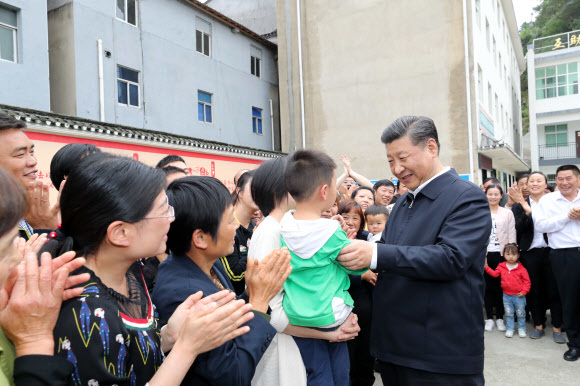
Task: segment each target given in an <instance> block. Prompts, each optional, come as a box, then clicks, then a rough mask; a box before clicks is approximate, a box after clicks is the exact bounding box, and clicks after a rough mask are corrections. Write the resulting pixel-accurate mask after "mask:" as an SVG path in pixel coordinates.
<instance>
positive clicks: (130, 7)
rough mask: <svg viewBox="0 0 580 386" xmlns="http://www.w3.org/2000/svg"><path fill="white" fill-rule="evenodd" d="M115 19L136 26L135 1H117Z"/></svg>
mask: <svg viewBox="0 0 580 386" xmlns="http://www.w3.org/2000/svg"><path fill="white" fill-rule="evenodd" d="M117 19H119V20H123V21H124V22H126V23H129V24H133V25H135V26H136V25H137V0H117Z"/></svg>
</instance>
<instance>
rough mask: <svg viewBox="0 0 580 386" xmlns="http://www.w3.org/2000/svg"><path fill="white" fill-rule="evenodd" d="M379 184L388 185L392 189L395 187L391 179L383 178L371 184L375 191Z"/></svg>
mask: <svg viewBox="0 0 580 386" xmlns="http://www.w3.org/2000/svg"><path fill="white" fill-rule="evenodd" d="M381 186H390V187H392V188H393V190H394V189H395V184H393V181H391V180H389V179H387V178H385V179H384V180H379V181H377V182H375V184H374V185H373V189H374V190H375V192H376V191H377V189H378V188H380V187H381Z"/></svg>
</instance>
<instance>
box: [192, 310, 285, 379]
mask: <svg viewBox="0 0 580 386" xmlns="http://www.w3.org/2000/svg"><path fill="white" fill-rule="evenodd" d="M246 325H247V326H249V327H250V332H248V333H247V334H244V335H242V336H239V337H237V338H235V339H233V340H230V341H228V342H226V343H225V344H223V345H222V346H220V347H218V348H216V349H213V350H211V351H209V352H207V353H204V354H201V355H200V356H198V357H197V358H196V360H195V362H194V364H193V370H194V371H195V373H196V374H197V375H198V376H200V377H202V378H203V379H205V380H206V381H207V383H208V384H211V385H240V386H242V385H249V384H250V382H251V381H252V378H253V377H254V372H255V371H256V367H257V366H258V362H260V359H261V358H262V356H263V355H264V352H266V349H267V348H268V346H269V345H270V342H271V341H272V339H273V338H274V336H275V335H276V330H275V329H274V327H272V326H271V325H270V323H268V322H267V321H266V320H265V319H264V318H262V317H260V316H258V315H256V316H254V318H253V319H252V320H250V321H249V322H248V323H246Z"/></svg>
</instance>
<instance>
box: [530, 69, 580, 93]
mask: <svg viewBox="0 0 580 386" xmlns="http://www.w3.org/2000/svg"><path fill="white" fill-rule="evenodd" d="M574 94H578V63H568V64H559V65H557V66H550V67H544V68H537V69H536V99H545V98H555V97H557V96H565V95H574Z"/></svg>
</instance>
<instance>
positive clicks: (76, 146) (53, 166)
mask: <svg viewBox="0 0 580 386" xmlns="http://www.w3.org/2000/svg"><path fill="white" fill-rule="evenodd" d="M100 152H101V149H99V148H98V147H96V146H95V145H91V144H88V143H69V144H66V145H65V146H63V147H61V148H60V149H59V150H58V151H57V152H56V154H55V155H54V157H52V160H51V161H50V181H52V185H54V187H55V188H56V190H60V184H61V183H62V181H63V180H64V179H65V177H66V176H68V175H69V174H70V172H71V170H72V169H73V168H74V167H75V166H77V165H78V164H79V162H81V160H82V159H83V158H85V157H86V156H88V155H89V154H93V153H100Z"/></svg>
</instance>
